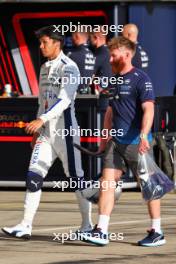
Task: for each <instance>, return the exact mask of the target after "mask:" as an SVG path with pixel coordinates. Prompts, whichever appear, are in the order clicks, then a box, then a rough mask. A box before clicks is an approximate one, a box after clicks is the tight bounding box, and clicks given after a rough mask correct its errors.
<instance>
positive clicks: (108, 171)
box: [83, 37, 165, 246]
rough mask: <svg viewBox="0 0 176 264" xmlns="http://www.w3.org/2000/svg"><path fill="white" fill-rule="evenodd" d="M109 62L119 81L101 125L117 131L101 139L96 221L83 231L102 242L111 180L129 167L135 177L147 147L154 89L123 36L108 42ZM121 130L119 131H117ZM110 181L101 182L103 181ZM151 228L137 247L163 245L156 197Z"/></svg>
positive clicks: (151, 204)
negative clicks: (94, 224) (100, 172)
mask: <svg viewBox="0 0 176 264" xmlns="http://www.w3.org/2000/svg"><path fill="white" fill-rule="evenodd" d="M108 47H109V50H110V63H111V66H112V70H113V72H114V73H115V74H116V77H117V78H118V77H119V76H123V84H116V85H115V87H114V92H113V96H112V98H111V99H110V102H109V106H108V108H107V111H106V114H105V120H104V128H106V129H108V130H109V131H110V130H111V131H112V128H113V129H115V131H116V132H117V133H116V134H114V132H113V135H112V134H111V136H112V137H111V138H109V140H105V139H102V141H101V145H100V149H99V151H100V152H101V151H103V150H105V156H104V166H103V167H104V168H103V176H102V179H101V183H102V186H101V191H100V200H99V220H98V224H97V225H96V226H95V228H94V229H93V230H92V231H91V232H90V233H89V234H84V235H83V238H84V239H85V240H86V241H87V242H91V243H95V244H97V245H106V244H108V243H109V239H108V225H109V220H110V215H111V212H112V209H113V206H114V190H115V186H116V185H115V184H112V183H115V182H117V181H119V179H120V177H121V176H122V174H123V172H125V171H126V167H127V166H129V167H130V169H131V170H132V172H133V173H134V175H136V176H137V164H138V154H139V153H140V154H144V153H146V152H148V151H149V150H150V142H151V140H152V135H151V132H150V130H151V127H152V123H153V118H154V99H155V97H154V92H153V86H152V83H151V80H150V78H149V77H148V75H147V74H146V73H145V72H143V71H142V70H140V69H137V68H134V67H133V65H132V63H131V61H132V58H133V56H134V54H135V50H136V45H135V43H133V42H132V41H130V40H129V39H127V38H124V37H118V38H113V39H112V40H111V41H110V42H109V45H108ZM119 131H121V132H122V133H119ZM105 182H106V183H107V182H108V183H111V184H108V185H107V184H106V185H104V184H103V183H105ZM148 211H149V215H150V218H151V227H150V231H149V233H148V235H147V236H146V237H145V238H144V239H142V240H141V241H139V242H138V245H140V246H160V245H163V244H165V239H164V236H163V233H162V231H161V224H160V222H161V221H160V200H159V199H158V200H152V201H150V202H148Z"/></svg>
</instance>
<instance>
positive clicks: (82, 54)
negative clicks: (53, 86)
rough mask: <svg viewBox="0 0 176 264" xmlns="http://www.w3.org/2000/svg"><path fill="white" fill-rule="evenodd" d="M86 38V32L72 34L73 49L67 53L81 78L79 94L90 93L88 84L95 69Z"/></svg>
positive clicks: (93, 58)
mask: <svg viewBox="0 0 176 264" xmlns="http://www.w3.org/2000/svg"><path fill="white" fill-rule="evenodd" d="M88 37H89V35H88V33H87V32H74V33H72V41H73V44H74V46H75V47H74V49H73V51H71V52H69V53H68V56H69V57H70V58H71V59H72V60H73V61H74V62H75V63H76V64H77V66H78V68H79V71H80V75H81V77H82V78H81V83H80V85H79V87H78V91H79V92H80V93H90V84H91V82H92V77H93V74H94V68H95V57H94V55H93V53H92V51H91V50H90V49H89V48H88V44H87V41H88Z"/></svg>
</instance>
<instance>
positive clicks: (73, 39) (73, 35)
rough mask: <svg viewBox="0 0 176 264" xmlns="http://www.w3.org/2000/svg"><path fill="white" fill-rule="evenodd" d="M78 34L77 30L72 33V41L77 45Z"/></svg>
mask: <svg viewBox="0 0 176 264" xmlns="http://www.w3.org/2000/svg"><path fill="white" fill-rule="evenodd" d="M77 39H78V34H77V32H74V33H72V41H73V44H74V45H77Z"/></svg>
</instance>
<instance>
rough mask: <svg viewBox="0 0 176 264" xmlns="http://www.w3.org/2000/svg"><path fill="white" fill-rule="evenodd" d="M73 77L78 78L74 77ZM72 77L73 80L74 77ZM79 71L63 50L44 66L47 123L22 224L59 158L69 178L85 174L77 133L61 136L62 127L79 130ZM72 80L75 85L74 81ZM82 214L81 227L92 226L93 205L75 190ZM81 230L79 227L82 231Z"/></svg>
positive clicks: (42, 112)
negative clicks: (76, 112) (77, 103)
mask: <svg viewBox="0 0 176 264" xmlns="http://www.w3.org/2000/svg"><path fill="white" fill-rule="evenodd" d="M72 77H75V80H76V81H75V80H73V78H72ZM71 78H72V79H71ZM78 79H79V70H78V67H77V65H76V64H75V63H74V62H73V61H72V60H71V59H70V58H68V57H67V56H66V55H65V54H64V53H63V52H62V51H61V52H60V54H59V56H58V57H57V58H56V59H54V60H52V61H48V62H46V63H45V64H43V65H42V67H41V71H40V80H39V87H40V92H39V110H38V118H40V119H42V120H43V121H44V126H43V127H42V129H41V131H40V135H39V137H38V139H37V141H36V144H35V147H34V149H33V152H32V156H31V161H30V165H29V171H28V174H27V180H26V186H27V194H26V200H25V212H24V219H23V223H25V224H26V223H28V224H29V225H32V221H33V218H34V215H35V213H36V210H37V208H38V205H39V202H40V195H41V187H42V183H43V178H44V177H45V176H46V174H47V172H48V170H49V168H50V167H51V165H52V164H53V162H54V161H55V159H56V158H57V157H59V159H60V160H61V161H62V164H63V168H64V172H65V174H66V176H67V177H72V178H75V179H78V178H77V177H83V170H82V166H81V156H80V152H79V151H78V150H77V149H75V148H74V147H73V142H75V143H77V144H79V142H80V138H79V137H78V136H73V137H72V136H70V135H68V136H66V137H62V136H59V135H60V134H61V135H62V130H63V129H68V130H70V127H72V128H74V129H77V126H78V125H77V121H76V118H75V110H74V99H75V96H76V91H77V88H78V84H79V82H78ZM72 83H73V84H72ZM75 193H76V196H77V199H78V203H79V207H80V211H81V215H82V225H81V229H82V230H85V229H87V228H88V229H89V228H90V226H91V220H90V210H91V204H90V203H89V202H88V201H87V200H86V199H84V198H83V197H82V195H81V193H80V192H79V191H76V192H75ZM81 229H80V230H81Z"/></svg>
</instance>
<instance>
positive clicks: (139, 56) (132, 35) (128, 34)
mask: <svg viewBox="0 0 176 264" xmlns="http://www.w3.org/2000/svg"><path fill="white" fill-rule="evenodd" d="M138 34H139V30H138V27H137V26H136V25H135V24H126V25H124V27H123V31H122V35H123V36H124V37H125V38H127V39H129V40H131V41H132V42H134V43H135V44H136V53H135V55H134V57H133V59H132V63H133V66H135V67H136V68H139V69H141V70H143V71H145V72H147V70H148V67H149V57H148V55H147V53H146V51H145V50H144V49H143V48H142V46H141V45H140V44H139V42H138Z"/></svg>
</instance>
